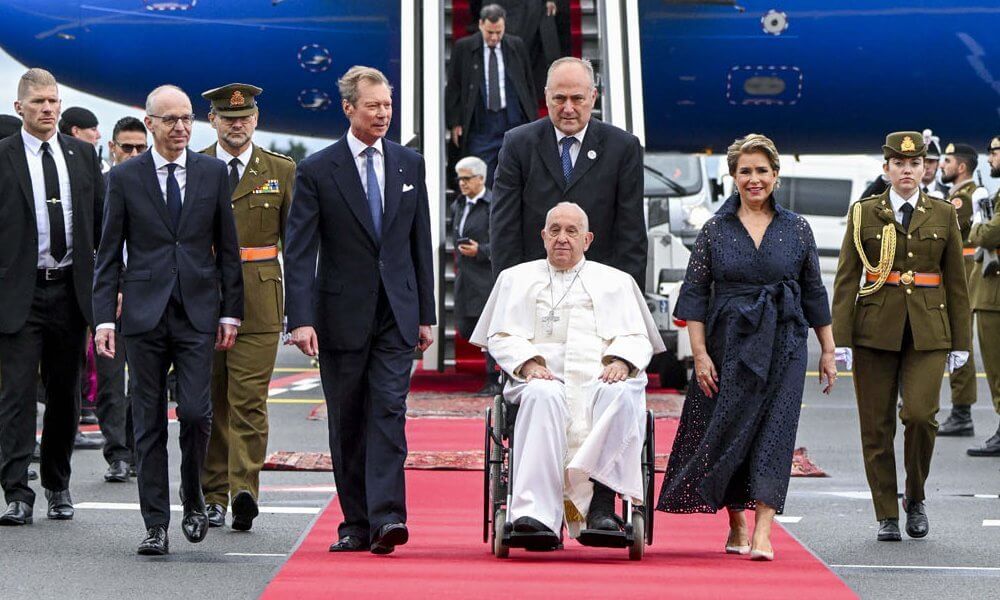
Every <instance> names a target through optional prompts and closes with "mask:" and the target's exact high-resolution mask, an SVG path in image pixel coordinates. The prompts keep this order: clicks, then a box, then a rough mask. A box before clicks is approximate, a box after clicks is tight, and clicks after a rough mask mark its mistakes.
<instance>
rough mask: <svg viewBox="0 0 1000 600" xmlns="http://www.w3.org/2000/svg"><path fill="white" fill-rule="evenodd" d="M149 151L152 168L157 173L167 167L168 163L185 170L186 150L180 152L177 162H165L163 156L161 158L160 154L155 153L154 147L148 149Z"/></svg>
mask: <svg viewBox="0 0 1000 600" xmlns="http://www.w3.org/2000/svg"><path fill="white" fill-rule="evenodd" d="M149 151H150V152H151V153H152V155H153V166H154V167H155V168H156V170H157V171H159V170H160V169H162V168H163V167H165V166H167V165H169V164H170V163H173V164H175V165H177V166H178V168H181V169H187V152H188V151H187V148H185V149H184V150H182V151H181V155H180V156H178V157H177V160H167V159H165V158H163V156H161V155H160V153H159V152H157V151H156V148H155V147H153V148H150V149H149Z"/></svg>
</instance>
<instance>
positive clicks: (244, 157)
mask: <svg viewBox="0 0 1000 600" xmlns="http://www.w3.org/2000/svg"><path fill="white" fill-rule="evenodd" d="M251 154H253V144H250V145H248V146H247V149H246V150H244V151H243V153H242V154H240V155H239V156H233V155H232V154H230V153H228V152H226V151H225V150H223V149H222V144H217V145H216V146H215V157H216V158H218V159H219V160H221V161H222V162H224V163H226V165H227V166H228V165H229V161H231V160H233V159H234V158H238V159H240V165H242V166H244V167H246V166H247V165H249V164H250V155H251Z"/></svg>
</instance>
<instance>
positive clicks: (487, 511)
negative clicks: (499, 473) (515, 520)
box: [483, 407, 493, 544]
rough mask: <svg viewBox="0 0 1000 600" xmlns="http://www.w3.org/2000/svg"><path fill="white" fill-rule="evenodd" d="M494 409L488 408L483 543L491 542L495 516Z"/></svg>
mask: <svg viewBox="0 0 1000 600" xmlns="http://www.w3.org/2000/svg"><path fill="white" fill-rule="evenodd" d="M491 413H492V409H491V408H490V407H486V443H485V451H484V453H483V543H484V544H485V543H487V542H489V541H490V516H491V515H492V514H493V497H492V495H491V494H490V491H491V488H492V487H493V482H492V481H490V473H491V471H492V469H491V468H490V467H491V465H490V449H491V446H492V443H491V442H492V441H493V440H492V438H491V436H490V429H491V427H492V420H493V415H492V414H491Z"/></svg>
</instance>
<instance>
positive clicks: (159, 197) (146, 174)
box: [132, 151, 190, 234]
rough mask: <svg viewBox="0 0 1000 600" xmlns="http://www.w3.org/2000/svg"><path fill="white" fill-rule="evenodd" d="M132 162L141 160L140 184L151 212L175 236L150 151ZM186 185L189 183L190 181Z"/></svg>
mask: <svg viewBox="0 0 1000 600" xmlns="http://www.w3.org/2000/svg"><path fill="white" fill-rule="evenodd" d="M132 160H141V161H142V162H143V165H142V170H141V171H140V174H141V177H142V183H143V185H144V186H145V187H146V196H147V197H148V198H149V201H150V202H151V203H152V204H153V210H155V211H156V212H157V213H158V214H159V215H160V218H161V219H163V224H164V225H166V226H167V229H169V230H170V232H171V233H173V234H176V233H177V232H176V231H174V225H173V223H171V222H170V214H169V213H167V202H166V200H165V199H164V198H163V192H162V191H161V190H160V180H159V179H157V177H156V164H155V163H153V153H152V151H146V152H143V153H142V155H141V156H139V157H138V158H133V159H132ZM188 166H190V163H188ZM188 183H190V181H189V182H188Z"/></svg>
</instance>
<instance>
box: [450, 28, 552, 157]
mask: <svg viewBox="0 0 1000 600" xmlns="http://www.w3.org/2000/svg"><path fill="white" fill-rule="evenodd" d="M500 50H501V52H502V54H503V65H504V76H505V77H506V79H507V82H509V83H510V84H511V85H508V86H507V89H510V88H511V87H513V88H514V90H515V92H516V93H517V98H511V97H510V95H509V94H508V96H507V104H508V106H509V105H510V103H511V102H517V103H519V104H520V106H521V110H522V111H524V115H525V116H526V117H527V119H528V120H531V119H533V118H534V117H535V116H536V115H537V114H538V105H537V104H536V103H535V87H534V84H533V83H532V79H531V64H530V63H529V62H528V52H527V50H525V48H524V42H522V41H521V39H520V38H518V37H517V36H514V35H505V36H504V38H503V42H502V43H501V44H500ZM444 98H445V120H446V121H447V125H448V129H451V128H452V127H455V126H456V125H461V126H462V129H463V134H462V143H463V145H464V144H465V140H467V139H468V137H469V127H470V126H471V125H472V117H473V115H474V114H475V113H476V108H477V106H479V105H483V106H485V102H486V73H485V72H484V71H483V34H482V33H480V32H478V31H477V32H476V33H475V34H473V35H469V36H466V37H464V38H462V39H460V40H458V41H457V42H455V46H454V48H452V50H451V59H450V60H449V62H448V84H447V86H446V87H445V90H444Z"/></svg>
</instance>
